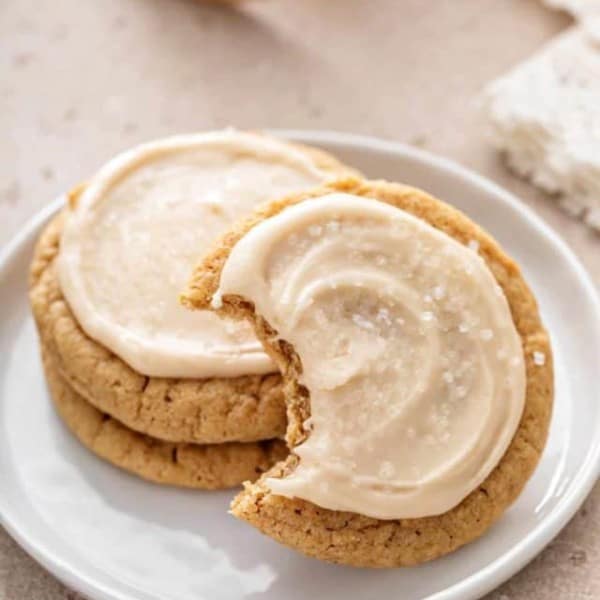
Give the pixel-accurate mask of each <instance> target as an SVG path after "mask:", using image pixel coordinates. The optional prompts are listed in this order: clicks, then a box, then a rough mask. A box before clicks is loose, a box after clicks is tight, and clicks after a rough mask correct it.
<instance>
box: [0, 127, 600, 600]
mask: <svg viewBox="0 0 600 600" xmlns="http://www.w3.org/2000/svg"><path fill="white" fill-rule="evenodd" d="M267 132H268V133H270V134H272V135H274V136H276V137H281V138H285V139H289V140H292V141H298V142H304V143H308V144H314V145H316V146H319V145H322V144H327V145H333V146H346V147H354V148H357V149H365V148H366V149H369V150H374V151H378V152H385V153H388V154H393V155H397V156H401V157H403V158H407V159H411V160H416V161H417V162H419V163H421V164H424V165H425V166H427V167H433V168H434V169H436V170H439V171H443V172H444V174H446V175H450V176H454V177H458V178H459V179H462V180H465V181H466V182H467V183H468V184H471V185H472V186H473V187H476V188H479V189H481V190H482V191H484V192H485V193H487V194H488V195H491V196H493V197H494V198H495V200H497V201H499V202H501V203H502V204H503V205H505V206H507V207H509V208H510V209H511V210H512V211H513V212H515V213H517V214H518V215H519V216H520V218H523V219H524V220H525V221H526V222H527V224H528V226H530V227H532V228H533V229H535V230H536V231H537V233H538V234H539V235H541V236H543V237H544V238H545V239H546V241H547V242H548V243H551V244H552V245H553V246H554V247H555V248H556V249H557V251H559V252H560V254H561V255H562V256H563V258H564V259H565V260H566V261H567V263H568V266H569V268H570V269H571V270H572V272H573V273H574V274H575V275H576V276H577V279H578V281H579V282H580V284H581V286H582V288H583V289H584V290H585V292H586V296H587V298H588V300H589V302H590V303H591V306H592V307H595V312H596V314H597V315H599V318H598V320H597V324H596V325H597V328H598V332H599V334H600V294H599V292H598V290H597V289H596V286H595V284H594V283H593V281H592V279H591V277H590V275H589V274H588V272H587V270H586V269H585V267H584V266H583V264H582V263H581V261H580V260H579V258H577V256H576V255H575V253H574V252H573V250H571V248H570V247H569V246H568V245H567V243H566V242H565V241H563V240H562V238H561V237H560V236H559V235H558V234H557V233H555V232H554V230H553V229H552V228H551V227H550V226H549V225H547V224H546V223H545V222H544V221H543V220H542V219H541V218H540V217H539V216H538V215H537V214H535V213H534V211H533V210H532V209H531V208H529V207H528V206H527V205H526V204H524V203H523V202H522V201H520V200H519V199H518V198H517V197H516V196H515V195H514V194H512V193H511V192H509V191H508V190H506V189H504V188H502V187H501V186H500V185H498V184H497V183H495V182H494V181H492V180H491V179H489V178H487V177H485V176H483V175H480V174H478V173H476V172H475V171H473V170H471V169H469V168H467V167H464V166H462V165H460V164H458V163H457V162H455V161H453V160H451V159H448V158H445V157H442V156H439V155H436V154H433V153H431V152H428V151H426V150H423V149H420V148H415V147H413V146H410V145H408V144H404V143H402V142H397V141H393V140H386V139H383V138H379V137H374V136H366V135H358V134H352V133H346V132H340V131H334V130H310V129H309V130H301V129H268V130H267ZM63 203H64V197H62V196H61V197H59V198H57V199H56V200H54V201H53V202H51V203H49V204H48V205H47V206H46V207H44V208H43V209H42V210H40V211H39V212H37V213H36V214H35V215H34V216H33V217H31V218H29V219H28V220H27V221H26V222H25V223H24V224H23V225H22V226H21V228H20V229H19V231H18V232H17V234H16V235H15V236H13V237H12V239H11V240H10V241H9V242H8V243H7V244H6V245H5V246H4V247H3V248H2V249H1V250H0V278H1V277H2V276H3V275H4V273H5V272H6V271H7V270H8V268H9V267H10V263H11V261H12V260H13V258H14V257H15V255H16V254H18V252H19V250H20V248H21V247H22V246H23V245H24V244H26V243H27V242H28V241H29V240H30V239H31V238H32V237H33V235H35V233H36V232H37V231H38V230H39V229H40V228H41V227H42V225H43V224H44V223H45V222H47V221H48V220H49V218H50V217H51V216H52V215H53V214H54V213H55V212H57V211H58V210H59V208H60V207H61V206H62V205H63ZM599 339H600V338H599ZM598 395H599V400H600V392H599V393H598ZM597 428H598V429H600V418H599V419H598V423H597ZM599 476H600V439H598V441H592V442H591V445H590V447H589V450H588V451H587V453H586V459H585V461H584V462H583V463H582V464H581V466H580V467H579V469H578V471H577V474H576V476H575V477H574V478H573V479H572V480H571V482H570V485H569V487H568V490H567V491H566V493H565V495H564V496H563V497H562V498H561V499H560V500H559V502H558V504H557V505H556V507H555V508H554V509H553V510H552V511H551V512H550V513H549V514H548V515H547V516H546V517H544V519H542V520H541V521H540V522H539V524H537V525H536V526H535V527H534V528H533V529H532V530H531V531H530V532H529V533H528V534H527V535H525V536H524V537H523V538H522V539H521V540H520V541H519V542H518V543H517V544H515V545H514V546H513V547H512V548H511V549H510V550H509V551H507V552H506V553H505V554H503V555H502V556H500V557H499V558H497V559H495V560H493V561H492V562H490V563H489V564H488V565H486V566H485V567H484V568H483V569H481V570H480V571H478V572H476V573H473V574H471V575H470V576H468V577H466V578H465V579H462V580H460V581H458V582H456V583H454V584H452V585H450V586H449V587H447V588H445V589H444V590H442V591H440V592H436V593H435V594H433V595H430V596H428V599H429V600H458V599H460V600H467V599H469V598H472V599H474V598H478V597H481V596H482V595H483V594H486V593H488V592H490V591H491V590H493V589H495V588H496V587H497V586H499V585H500V584H501V583H503V582H504V581H506V580H507V579H508V578H510V577H511V576H512V575H514V574H515V573H516V572H517V571H519V570H520V569H522V568H523V567H524V566H525V565H527V564H528V563H529V562H530V561H531V560H532V559H533V558H534V557H535V556H536V555H537V554H539V552H541V551H542V550H543V548H544V547H545V546H546V545H547V544H548V543H549V542H550V541H551V540H552V539H553V538H554V537H555V536H556V535H558V533H559V532H560V531H561V530H562V529H563V527H564V526H565V525H566V524H567V523H568V521H569V520H570V519H571V518H572V517H573V515H574V514H575V513H576V512H577V510H578V509H579V507H580V506H581V504H582V503H583V501H584V500H585V499H586V497H587V496H588V494H589V493H590V491H591V489H592V487H593V486H594V485H595V483H596V481H597V479H598V477H599ZM10 504H11V503H10V501H9V500H8V494H6V495H5V494H0V523H1V524H2V526H3V527H4V528H5V529H6V531H7V533H8V534H9V535H10V536H11V537H12V538H13V539H14V540H15V541H16V542H17V544H18V545H20V546H21V547H22V548H23V549H24V550H25V551H26V552H27V553H28V554H29V555H30V556H31V557H32V558H34V559H35V560H36V561H37V562H38V563H39V564H41V565H42V566H43V567H44V568H46V569H47V570H48V571H49V572H50V573H52V574H53V575H54V576H56V577H57V578H58V579H59V580H61V581H62V582H63V583H65V584H66V585H67V586H69V587H70V588H72V589H74V590H77V591H78V592H80V593H83V594H85V595H89V596H90V597H96V598H102V600H132V597H131V596H129V595H128V594H124V593H123V592H120V591H118V590H115V589H112V587H111V586H107V585H105V584H102V583H101V582H99V581H97V580H96V579H94V578H93V576H90V575H87V574H82V573H81V572H80V571H79V570H78V569H77V568H76V567H75V568H74V567H72V566H70V565H69V564H66V563H65V562H64V561H63V560H61V559H60V558H59V557H57V556H56V555H55V553H54V552H53V551H52V549H51V548H48V547H47V544H45V543H44V542H41V543H40V542H39V541H38V542H36V540H35V535H29V534H28V532H26V531H25V530H26V528H27V527H26V526H25V527H23V525H22V524H18V523H17V521H18V515H17V518H16V519H15V515H14V514H13V515H12V518H11V511H10Z"/></svg>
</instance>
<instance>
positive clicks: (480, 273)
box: [182, 179, 553, 567]
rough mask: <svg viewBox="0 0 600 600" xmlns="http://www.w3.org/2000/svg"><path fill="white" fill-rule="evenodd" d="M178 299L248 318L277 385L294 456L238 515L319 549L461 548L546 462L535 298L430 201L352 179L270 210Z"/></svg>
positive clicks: (419, 551) (404, 557) (393, 551)
mask: <svg viewBox="0 0 600 600" xmlns="http://www.w3.org/2000/svg"><path fill="white" fill-rule="evenodd" d="M390 207H393V209H391V208H390ZM396 209H401V210H400V211H398V210H396ZM415 217H416V218H415ZM442 234H443V235H442ZM457 242H458V243H457ZM241 251H243V253H244V255H245V256H248V252H250V251H251V252H252V253H253V254H252V256H253V260H254V261H256V263H257V265H256V268H257V271H254V268H253V266H252V265H249V264H248V263H247V262H246V261H244V259H243V257H242V255H241V254H240V252H241ZM242 265H243V268H244V270H243V271H241V270H239V268H240V267H241V266H242ZM259 272H260V274H258V273H259ZM374 298H375V300H376V301H373V299H374ZM382 299H385V301H383V300H382ZM395 300H398V302H397V303H395ZM182 301H183V302H184V303H185V304H186V305H188V306H191V307H195V308H206V307H208V306H210V305H211V304H212V306H213V308H215V309H218V310H219V311H220V312H221V313H222V314H225V315H228V316H229V317H234V318H243V319H247V320H250V321H251V322H252V323H253V325H254V327H255V329H256V332H257V335H258V336H259V338H260V339H261V341H262V342H263V344H264V346H265V348H266V349H267V350H268V351H269V353H270V354H271V356H272V357H273V359H274V360H275V361H276V362H277V364H278V366H279V368H280V370H281V372H282V374H283V377H284V381H285V394H286V400H287V405H288V419H289V425H288V431H287V439H288V443H289V444H290V446H291V447H292V454H291V455H290V457H289V458H288V459H287V460H286V461H284V462H282V463H280V464H278V465H276V466H275V467H273V469H271V470H270V471H269V472H267V473H265V474H264V475H263V476H261V478H260V479H259V480H258V481H257V482H256V483H254V484H247V485H246V487H245V489H244V491H243V492H241V493H240V494H239V495H238V496H237V498H235V500H234V501H233V504H232V513H233V514H234V515H235V516H236V517H238V518H240V519H242V520H245V521H247V522H248V523H250V524H252V525H254V526H255V527H257V528H258V529H259V530H260V531H262V532H263V533H265V534H267V535H269V536H271V537H272V538H274V539H275V540H277V541H279V542H281V543H284V544H286V545H288V546H291V547H293V548H295V549H297V550H299V551H301V552H303V553H305V554H307V555H309V556H313V557H316V558H320V559H323V560H327V561H332V562H337V563H344V564H350V565H356V566H368V567H393V566H408V565H415V564H419V563H422V562H424V561H428V560H432V559H434V558H437V557H439V556H442V555H444V554H447V553H449V552H452V551H453V550H455V549H457V548H459V547H460V546H462V545H464V544H466V543H468V542H470V541H472V540H474V539H475V538H477V537H479V536H480V535H481V534H483V533H484V532H485V531H486V530H487V529H488V528H489V527H490V526H491V525H492V524H493V523H494V522H495V521H497V520H498V518H499V517H500V516H501V515H502V514H503V512H504V511H505V510H506V509H507V508H508V507H509V506H510V505H511V504H512V503H513V502H514V500H515V499H516V498H517V497H518V495H519V494H520V492H521V490H522V489H523V487H524V485H525V483H526V482H527V480H528V479H529V477H530V476H531V474H532V473H533V470H534V469H535V466H536V465H537V463H538V460H539V458H540V455H541V453H542V451H543V448H544V445H545V442H546V437H547V433H548V427H549V422H550V417H551V411H552V399H553V370H552V354H551V348H550V343H549V338H548V335H547V333H546V331H545V330H544V328H543V325H542V323H541V320H540V317H539V313H538V309H537V305H536V301H535V299H534V297H533V295H532V294H531V292H530V290H529V288H528V286H527V284H526V283H525V281H524V280H523V278H522V276H521V273H520V270H519V267H518V265H517V264H516V263H515V262H514V261H513V260H511V259H510V258H509V257H508V256H507V255H506V254H505V253H504V251H503V250H502V249H501V248H500V246H499V245H498V244H497V243H496V242H495V241H494V240H493V239H492V238H491V237H490V236H489V235H488V234H487V233H486V232H484V231H483V230H482V229H481V228H480V227H478V226H477V225H475V224H474V223H473V222H472V221H470V220H469V219H468V218H467V217H466V216H465V215H463V214H462V213H460V212H459V211H457V210H456V209H454V208H452V207H450V206H448V205H446V204H444V203H443V202H440V201H439V200H436V199H434V198H432V197H431V196H429V195H427V194H426V193H424V192H422V191H419V190H416V189H413V188H410V187H407V186H404V185H398V184H392V183H387V182H362V181H358V180H354V179H349V180H347V181H343V182H338V183H336V184H331V185H327V186H324V187H322V188H320V189H317V190H313V191H311V192H309V193H303V194H298V195H292V196H289V197H288V198H285V199H283V200H281V201H277V202H273V203H269V204H268V205H265V206H264V207H263V208H262V209H260V210H259V211H257V212H256V213H255V215H254V216H253V217H252V218H250V219H248V220H247V221H245V222H243V223H241V224H239V225H238V226H237V227H236V228H234V229H232V230H231V231H230V232H229V233H228V234H227V235H226V236H224V237H223V238H222V239H221V241H220V242H219V243H218V244H217V245H216V246H215V248H214V249H213V251H212V252H211V253H210V254H209V255H208V256H207V257H206V258H205V259H204V260H203V262H202V263H201V264H200V265H199V266H198V268H197V269H196V270H195V272H194V275H193V278H192V281H191V283H190V285H189V287H188V289H187V291H186V292H185V293H184V295H183V296H182ZM403 369H404V370H403ZM398 383H400V384H402V385H401V386H400V387H398ZM394 386H396V387H394ZM390 389H391V390H392V392H391V393H392V396H389V395H386V394H388V392H389V390H390ZM394 394H395V395H396V396H397V397H398V398H401V400H402V404H401V405H400V406H395V407H392V408H393V409H394V410H392V411H391V409H390V404H389V402H388V401H389V398H390V397H392V398H393V397H394ZM488 417H489V418H488Z"/></svg>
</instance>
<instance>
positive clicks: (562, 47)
mask: <svg viewBox="0 0 600 600" xmlns="http://www.w3.org/2000/svg"><path fill="white" fill-rule="evenodd" d="M553 2H556V3H558V2H564V3H566V2H567V0H553ZM571 3H572V4H580V3H581V2H576V1H573V2H571ZM596 4H597V3H596ZM595 23H596V24H600V20H596V21H595ZM589 25H591V22H590V23H588V26H589ZM595 33H596V34H597V35H596V36H593V35H590V32H589V28H586V27H583V26H576V27H573V28H571V29H569V30H568V31H567V32H566V33H564V34H562V35H560V36H558V37H557V38H555V39H554V40H552V41H551V42H550V43H549V44H547V45H546V46H544V47H543V48H542V49H541V50H540V51H539V52H538V53H536V54H535V55H534V56H533V57H532V58H530V59H529V60H527V61H526V62H524V63H521V64H520V65H518V66H517V67H516V68H514V69H513V70H512V71H510V72H509V73H508V74H506V75H505V76H503V77H501V78H500V79H497V80H496V81H494V82H492V83H491V84H490V85H489V86H488V87H487V89H486V90H485V93H484V98H483V107H484V111H485V114H486V115H487V117H488V119H489V121H490V123H491V133H492V141H493V143H494V144H495V145H496V147H497V148H498V149H500V150H501V151H503V152H504V154H505V156H506V160H507V163H508V165H509V167H510V168H511V169H512V170H514V171H516V172H517V173H518V174H519V175H521V176H524V177H526V178H528V179H530V180H531V181H532V183H534V184H535V185H536V186H538V187H540V188H542V189H543V190H545V191H547V192H550V193H552V194H554V195H555V196H556V198H557V201H558V202H559V203H560V205H561V206H562V207H563V208H565V209H566V210H567V211H568V212H569V213H570V214H573V215H577V216H579V217H581V218H583V219H584V220H585V222H586V223H588V224H589V225H590V226H592V227H594V228H596V229H598V230H600V28H598V29H596V31H595Z"/></svg>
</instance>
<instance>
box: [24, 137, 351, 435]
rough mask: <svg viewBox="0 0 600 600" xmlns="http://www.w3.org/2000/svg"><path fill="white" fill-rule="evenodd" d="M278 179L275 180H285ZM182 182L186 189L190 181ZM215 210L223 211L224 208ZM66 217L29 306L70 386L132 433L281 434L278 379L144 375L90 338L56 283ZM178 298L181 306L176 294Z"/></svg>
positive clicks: (55, 228)
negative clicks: (133, 431)
mask: <svg viewBox="0 0 600 600" xmlns="http://www.w3.org/2000/svg"><path fill="white" fill-rule="evenodd" d="M209 135H213V134H209ZM214 135H215V138H216V142H214V143H216V144H217V146H218V144H224V143H227V139H228V137H227V136H228V135H229V134H227V133H223V134H220V133H219V134H214ZM219 136H221V137H222V138H223V139H221V137H219ZM231 136H234V139H236V137H235V136H242V139H243V140H246V139H247V138H248V139H249V140H250V142H252V143H253V142H254V140H256V139H259V140H260V139H263V136H258V135H251V134H241V133H240V134H238V133H232V134H231ZM266 139H267V140H268V138H266ZM211 143H212V142H211ZM261 143H262V142H261ZM269 144H272V145H274V147H275V148H276V149H277V148H279V146H283V147H284V148H287V147H288V146H289V147H290V148H294V151H295V152H301V153H302V155H305V156H307V157H309V159H310V161H312V162H313V163H314V165H316V166H317V167H318V169H320V170H322V172H324V173H329V174H331V176H332V177H333V176H335V174H337V173H347V172H350V169H348V168H346V167H345V166H343V165H342V164H341V163H339V162H338V161H337V160H336V159H335V158H333V157H332V156H330V155H328V154H327V153H325V152H322V151H320V150H317V149H314V148H308V147H304V146H296V145H294V146H292V145H287V144H284V143H282V142H275V141H270V142H269ZM153 151H155V150H153ZM240 164H241V166H240V167H239V169H246V170H245V171H242V172H243V173H246V172H247V169H248V168H249V167H248V166H247V165H246V163H244V162H241V163H240ZM192 168H193V166H192ZM208 172H209V175H210V170H209V171H208ZM274 173H275V174H274V175H273V177H276V176H277V177H281V176H282V175H281V174H278V172H275V171H274ZM184 175H185V173H184ZM182 181H183V183H182V184H181V185H184V184H185V182H186V180H185V178H183V177H182ZM144 185H147V184H146V183H145V182H144ZM177 185H179V184H177ZM83 189H84V186H80V188H78V189H76V190H75V191H74V192H73V193H72V194H71V197H70V203H71V204H72V205H73V206H74V205H75V204H76V203H77V202H78V198H80V197H81V193H82V191H83ZM177 190H178V191H179V189H178V188H177ZM211 201H212V200H211ZM66 210H68V209H65V211H66ZM165 210H169V208H168V207H166V208H165ZM214 210H215V211H219V210H221V209H220V207H219V205H218V203H217V204H215V207H214ZM65 211H63V213H62V214H61V215H59V216H58V217H57V218H55V220H53V221H52V222H51V223H50V224H49V225H48V227H47V228H46V229H45V231H44V232H43V234H42V236H41V237H40V240H39V242H38V244H37V247H36V250H35V255H34V258H33V262H32V265H31V275H30V300H31V305H32V309H33V314H34V317H35V320H36V323H37V326H38V329H39V332H40V335H41V338H42V339H43V343H44V345H45V346H46V348H47V352H48V354H49V355H50V356H51V358H52V360H53V362H54V364H55V365H56V369H57V370H58V371H59V372H60V374H61V377H63V378H64V379H65V381H67V382H68V384H69V386H71V387H72V388H73V389H74V390H76V391H77V393H78V394H80V395H81V396H83V397H84V398H85V399H86V400H87V401H88V402H90V403H91V404H92V405H94V406H95V407H96V408H98V409H99V410H101V411H102V412H104V413H108V414H110V415H111V416H113V417H115V418H116V419H118V420H119V421H121V422H122V423H123V424H124V425H126V426H127V427H129V428H131V429H133V430H136V431H139V432H141V433H146V434H148V435H150V436H152V437H155V438H159V439H163V440H166V441H171V442H193V443H203V444H204V443H210V444H213V443H223V442H228V441H240V442H250V441H256V440H262V439H271V438H275V437H281V436H283V434H284V432H285V426H286V417H285V405H284V401H283V397H282V391H281V379H280V376H279V374H278V373H272V372H270V373H269V372H267V373H260V374H248V375H240V376H232V377H203V378H197V377H185V378H182V377H157V376H146V375H144V374H142V373H141V372H140V371H138V370H136V369H135V368H133V367H132V366H130V364H129V363H128V362H127V361H125V360H123V359H122V358H121V357H120V356H118V355H117V353H115V352H114V351H112V350H111V349H109V348H108V347H106V345H105V344H103V343H101V342H99V341H97V340H96V339H95V338H93V337H92V336H90V335H89V334H88V333H86V330H85V328H84V327H83V326H82V324H81V323H80V322H79V321H78V319H77V318H76V316H75V314H74V311H73V309H72V307H71V306H70V305H69V302H68V301H67V300H66V298H65V294H64V292H63V290H62V289H61V285H60V282H59V277H58V268H57V262H58V256H59V252H60V248H61V236H62V234H63V229H64V225H65V218H66V212H65ZM184 233H185V232H182V235H183V234H184ZM115 268H116V267H115ZM174 298H175V299H174V303H175V304H176V293H175V294H174ZM150 303H151V302H150ZM183 312H185V311H183ZM159 316H160V315H159ZM121 337H125V336H121ZM223 363H226V358H224V359H223ZM192 364H193V361H192ZM274 368H275V367H274V366H272V369H269V370H274ZM249 372H252V371H249Z"/></svg>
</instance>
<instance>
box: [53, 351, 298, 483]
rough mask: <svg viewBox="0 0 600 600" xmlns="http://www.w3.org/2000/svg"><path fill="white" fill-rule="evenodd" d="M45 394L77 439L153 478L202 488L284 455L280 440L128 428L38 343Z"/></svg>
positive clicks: (245, 476) (249, 474) (253, 471)
mask: <svg viewBox="0 0 600 600" xmlns="http://www.w3.org/2000/svg"><path fill="white" fill-rule="evenodd" d="M42 358H43V364H44V371H45V374H46V380H47V382H48V387H49V389H50V395H51V396H52V400H53V402H54V405H55V407H56V410H57V411H58V414H59V415H60V417H61V419H62V420H63V421H64V423H65V424H66V425H67V427H68V428H69V429H70V430H71V431H72V433H73V434H75V436H76V437H77V438H78V439H79V441H80V442H81V443H82V444H83V445H84V446H85V447H86V448H88V449H89V450H91V451H92V452H93V453H94V454H96V455H97V456H99V457H100V458H103V459H104V460H107V461H108V462H110V463H112V464H113V465H115V466H116V467H119V468H121V469H124V470H125V471H129V472H130V473H133V474H135V475H137V476H139V477H142V478H143V479H147V480H149V481H153V482H155V483H160V484H167V485H175V486H181V487H188V488H198V489H206V490H214V489H223V488H230V487H234V486H237V485H239V484H241V483H242V482H244V481H247V480H254V479H256V477H258V475H260V474H261V473H263V472H264V471H266V470H267V469H268V468H269V467H270V466H272V465H273V464H274V463H275V462H277V461H278V460H281V459H282V458H284V457H285V456H286V454H287V448H286V446H285V443H284V442H283V441H281V440H267V441H263V442H248V443H236V442H230V443H225V444H207V445H199V444H186V443H179V444H173V443H169V442H163V441H161V440H157V439H155V438H151V437H150V436H147V435H144V434H141V433H138V432H136V431H132V430H131V429H128V428H127V427H125V426H124V425H122V424H121V423H120V422H119V421H117V420H116V419H113V418H112V417H110V416H109V415H107V414H105V413H103V412H101V411H99V410H98V409H96V408H94V407H93V406H92V405H91V404H89V403H88V402H87V401H86V400H85V399H84V398H82V397H81V396H80V395H79V394H78V393H77V392H76V391H75V390H74V389H73V388H72V387H71V386H70V385H68V383H66V381H65V380H64V379H63V378H62V377H61V375H60V374H59V372H58V369H57V368H56V366H55V364H54V362H53V361H52V359H51V358H50V355H49V354H48V353H47V352H46V350H45V348H42Z"/></svg>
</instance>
